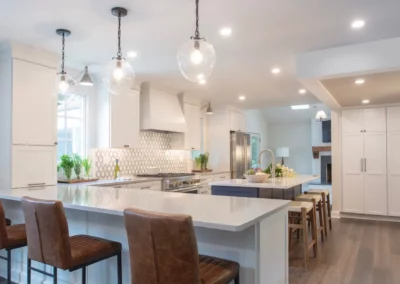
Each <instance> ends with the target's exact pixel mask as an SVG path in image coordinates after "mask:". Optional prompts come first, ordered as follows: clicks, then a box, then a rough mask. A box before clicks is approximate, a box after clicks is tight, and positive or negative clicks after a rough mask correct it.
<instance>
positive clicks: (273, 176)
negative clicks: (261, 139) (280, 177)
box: [258, 149, 275, 179]
mask: <svg viewBox="0 0 400 284" xmlns="http://www.w3.org/2000/svg"><path fill="white" fill-rule="evenodd" d="M265 152H268V153H270V154H271V158H272V168H271V177H272V178H273V179H274V178H275V154H274V152H273V151H272V150H270V149H265V150H262V151H261V152H260V154H258V164H259V165H260V167H261V156H262V154H264V153H265Z"/></svg>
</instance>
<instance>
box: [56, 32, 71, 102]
mask: <svg viewBox="0 0 400 284" xmlns="http://www.w3.org/2000/svg"><path fill="white" fill-rule="evenodd" d="M56 33H57V34H58V35H59V36H62V53H61V54H62V55H61V71H60V72H59V73H57V90H58V92H59V93H60V94H62V95H67V94H69V93H71V92H73V89H74V87H75V86H76V80H75V79H74V78H73V77H72V76H69V75H68V74H67V72H66V71H65V69H64V62H65V37H68V36H70V35H71V32H70V31H69V30H65V29H58V30H56Z"/></svg>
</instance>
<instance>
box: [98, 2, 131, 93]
mask: <svg viewBox="0 0 400 284" xmlns="http://www.w3.org/2000/svg"><path fill="white" fill-rule="evenodd" d="M111 13H112V14H113V15H114V16H116V17H118V52H117V56H116V57H113V59H112V60H111V62H110V63H109V64H108V66H107V71H106V77H105V78H104V82H105V84H106V86H107V89H108V90H109V92H110V93H111V94H114V95H117V94H121V93H124V92H126V91H129V90H130V89H131V88H132V87H133V83H134V78H135V73H134V71H133V68H132V66H131V65H130V64H129V62H128V61H126V59H125V58H124V57H122V52H121V18H122V17H125V16H126V15H128V11H127V10H126V9H125V8H120V7H115V8H112V9H111Z"/></svg>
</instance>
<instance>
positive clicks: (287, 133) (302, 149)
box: [267, 122, 313, 174]
mask: <svg viewBox="0 0 400 284" xmlns="http://www.w3.org/2000/svg"><path fill="white" fill-rule="evenodd" d="M267 136H268V147H269V148H270V149H272V150H274V151H275V150H276V148H278V147H288V148H289V156H290V157H288V158H285V165H286V166H288V167H290V168H293V169H294V170H295V171H296V172H297V173H298V174H311V173H312V159H313V157H312V151H311V147H312V144H311V122H301V123H280V124H276V123H275V124H268V133H267ZM280 161H281V159H280V158H278V159H277V163H278V162H279V163H280Z"/></svg>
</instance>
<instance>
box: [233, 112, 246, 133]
mask: <svg viewBox="0 0 400 284" xmlns="http://www.w3.org/2000/svg"><path fill="white" fill-rule="evenodd" d="M229 127H230V130H231V131H243V132H245V131H246V116H245V114H244V113H241V112H237V111H234V110H230V111H229Z"/></svg>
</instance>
